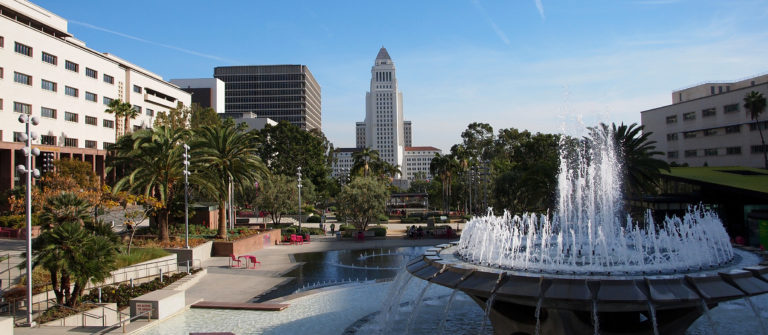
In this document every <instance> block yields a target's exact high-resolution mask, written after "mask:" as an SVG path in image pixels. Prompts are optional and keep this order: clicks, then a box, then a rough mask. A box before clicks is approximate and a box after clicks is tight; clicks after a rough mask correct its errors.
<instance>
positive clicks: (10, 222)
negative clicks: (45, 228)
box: [0, 215, 40, 229]
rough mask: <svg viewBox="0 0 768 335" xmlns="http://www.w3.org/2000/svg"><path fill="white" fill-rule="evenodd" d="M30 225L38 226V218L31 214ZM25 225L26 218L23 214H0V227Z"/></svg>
mask: <svg viewBox="0 0 768 335" xmlns="http://www.w3.org/2000/svg"><path fill="white" fill-rule="evenodd" d="M32 225H33V226H39V225H40V218H39V217H38V216H37V215H32ZM26 226H27V218H26V216H24V215H4V216H0V227H6V228H14V229H21V228H24V227H26Z"/></svg>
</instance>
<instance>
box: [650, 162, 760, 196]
mask: <svg viewBox="0 0 768 335" xmlns="http://www.w3.org/2000/svg"><path fill="white" fill-rule="evenodd" d="M671 170H672V171H671V172H666V171H662V173H664V174H667V175H670V176H672V177H679V178H685V179H691V180H696V181H701V182H705V183H710V184H717V185H723V186H729V187H733V188H741V189H745V190H751V191H757V192H762V193H768V171H767V170H765V169H756V168H748V167H741V166H728V167H673V168H671ZM729 171H731V172H729ZM734 171H737V172H747V173H754V174H752V175H745V174H739V173H733V172H734Z"/></svg>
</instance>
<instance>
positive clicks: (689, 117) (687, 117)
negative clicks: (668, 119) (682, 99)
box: [683, 112, 696, 121]
mask: <svg viewBox="0 0 768 335" xmlns="http://www.w3.org/2000/svg"><path fill="white" fill-rule="evenodd" d="M683 120H685V121H691V120H696V112H688V113H684V114H683Z"/></svg>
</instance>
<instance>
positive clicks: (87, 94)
mask: <svg viewBox="0 0 768 335" xmlns="http://www.w3.org/2000/svg"><path fill="white" fill-rule="evenodd" d="M97 98H98V97H97V96H96V93H91V92H88V91H85V100H88V101H93V102H96V100H98V99H97Z"/></svg>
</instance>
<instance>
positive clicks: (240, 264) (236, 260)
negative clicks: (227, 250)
mask: <svg viewBox="0 0 768 335" xmlns="http://www.w3.org/2000/svg"><path fill="white" fill-rule="evenodd" d="M229 257H230V259H229V267H230V268H242V267H243V261H242V260H241V259H240V258H243V256H240V257H235V254H229ZM232 264H237V266H232Z"/></svg>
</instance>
